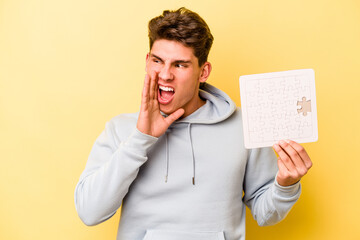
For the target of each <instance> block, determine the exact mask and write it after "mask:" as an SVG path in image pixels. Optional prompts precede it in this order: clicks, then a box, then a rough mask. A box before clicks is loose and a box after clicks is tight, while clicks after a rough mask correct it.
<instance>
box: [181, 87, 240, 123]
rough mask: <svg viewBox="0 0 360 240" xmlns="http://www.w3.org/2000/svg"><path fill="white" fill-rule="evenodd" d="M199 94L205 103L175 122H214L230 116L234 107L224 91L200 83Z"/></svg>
mask: <svg viewBox="0 0 360 240" xmlns="http://www.w3.org/2000/svg"><path fill="white" fill-rule="evenodd" d="M199 95H200V97H201V98H202V99H205V100H206V103H205V104H204V105H203V106H202V107H200V108H199V109H197V110H196V111H195V112H193V113H192V114H190V115H189V116H187V117H185V118H183V119H180V120H178V121H176V123H196V124H214V123H218V122H221V121H223V120H225V119H227V118H228V117H230V116H231V114H233V113H234V111H235V109H236V105H235V103H234V102H233V101H232V100H231V99H230V97H229V96H228V95H227V94H226V93H224V92H223V91H221V90H220V89H218V88H216V87H214V86H212V85H210V84H208V83H204V84H201V85H200V89H199Z"/></svg>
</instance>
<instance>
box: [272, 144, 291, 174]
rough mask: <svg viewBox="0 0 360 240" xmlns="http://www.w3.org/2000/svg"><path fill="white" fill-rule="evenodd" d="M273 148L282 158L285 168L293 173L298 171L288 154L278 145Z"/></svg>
mask: <svg viewBox="0 0 360 240" xmlns="http://www.w3.org/2000/svg"><path fill="white" fill-rule="evenodd" d="M273 148H274V150H275V151H276V152H277V154H278V155H279V157H280V158H281V160H282V162H283V163H284V166H285V167H286V168H287V169H288V170H289V171H290V172H293V171H294V170H295V171H296V168H295V165H294V163H293V161H292V160H291V158H290V157H289V155H287V153H286V152H285V151H284V150H283V149H282V148H281V147H280V146H279V145H278V144H274V145H273Z"/></svg>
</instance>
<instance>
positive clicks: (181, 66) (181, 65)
mask: <svg viewBox="0 0 360 240" xmlns="http://www.w3.org/2000/svg"><path fill="white" fill-rule="evenodd" d="M175 67H177V68H185V67H186V65H185V64H180V63H178V64H175Z"/></svg>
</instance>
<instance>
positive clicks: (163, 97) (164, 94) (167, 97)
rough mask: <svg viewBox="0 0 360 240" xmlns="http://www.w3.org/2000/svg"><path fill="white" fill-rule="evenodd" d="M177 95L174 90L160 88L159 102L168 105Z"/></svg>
mask: <svg viewBox="0 0 360 240" xmlns="http://www.w3.org/2000/svg"><path fill="white" fill-rule="evenodd" d="M174 94H175V91H174V88H172V87H165V86H159V92H158V101H159V103H160V104H168V103H170V102H171V100H172V99H173V97H174Z"/></svg>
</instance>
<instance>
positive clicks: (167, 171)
mask: <svg viewBox="0 0 360 240" xmlns="http://www.w3.org/2000/svg"><path fill="white" fill-rule="evenodd" d="M165 144H166V146H165V147H166V160H165V161H166V163H165V166H166V173H165V182H167V180H168V176H169V145H168V134H167V132H165Z"/></svg>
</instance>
